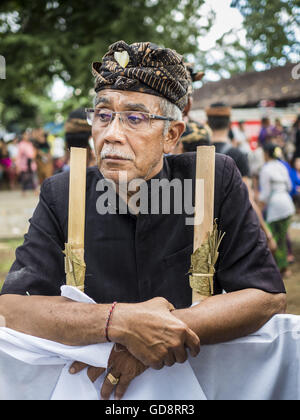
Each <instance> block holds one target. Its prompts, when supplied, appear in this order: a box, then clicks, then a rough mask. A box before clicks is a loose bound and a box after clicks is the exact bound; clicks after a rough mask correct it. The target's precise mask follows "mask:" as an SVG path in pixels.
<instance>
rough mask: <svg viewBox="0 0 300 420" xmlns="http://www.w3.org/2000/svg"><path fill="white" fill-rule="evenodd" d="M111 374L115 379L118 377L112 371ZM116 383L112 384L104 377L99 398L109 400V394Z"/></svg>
mask: <svg viewBox="0 0 300 420" xmlns="http://www.w3.org/2000/svg"><path fill="white" fill-rule="evenodd" d="M111 375H113V376H114V377H115V378H116V379H118V378H119V377H120V375H119V376H115V375H114V374H113V373H111ZM115 387H116V385H113V384H112V383H111V382H110V380H109V379H108V377H106V378H105V380H104V382H103V385H102V388H101V398H102V399H103V400H109V399H110V396H111V394H112V393H113V391H114V389H115Z"/></svg>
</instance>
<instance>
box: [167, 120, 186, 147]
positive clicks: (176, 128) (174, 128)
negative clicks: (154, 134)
mask: <svg viewBox="0 0 300 420" xmlns="http://www.w3.org/2000/svg"><path fill="white" fill-rule="evenodd" d="M184 132H185V123H184V122H183V121H175V122H172V123H171V126H170V128H169V131H168V134H167V135H166V137H165V139H164V153H165V154H169V153H171V152H172V150H173V149H174V147H175V146H176V144H177V142H178V140H179V139H180V137H181V136H182V134H183V133H184Z"/></svg>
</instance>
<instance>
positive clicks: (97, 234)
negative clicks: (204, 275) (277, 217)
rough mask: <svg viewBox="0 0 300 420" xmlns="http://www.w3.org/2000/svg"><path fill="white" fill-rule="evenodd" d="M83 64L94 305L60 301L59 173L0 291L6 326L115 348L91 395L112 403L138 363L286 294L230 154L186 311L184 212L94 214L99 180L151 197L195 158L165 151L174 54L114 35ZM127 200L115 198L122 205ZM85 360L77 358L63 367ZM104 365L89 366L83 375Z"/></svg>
mask: <svg viewBox="0 0 300 420" xmlns="http://www.w3.org/2000/svg"><path fill="white" fill-rule="evenodd" d="M93 71H94V75H95V77H96V92H97V96H96V101H95V109H92V110H89V111H88V116H89V120H90V122H91V123H92V134H93V139H94V142H95V150H96V155H97V163H98V165H97V167H95V168H91V169H89V170H88V172H87V202H86V235H85V236H86V243H85V260H86V265H87V272H86V279H85V292H86V294H88V295H89V296H90V297H92V298H93V299H94V300H95V301H96V302H97V303H98V304H97V305H88V304H82V303H75V302H72V301H69V300H67V299H64V298H62V297H60V296H59V295H60V287H61V286H62V285H63V284H64V283H65V273H64V256H63V252H62V251H63V249H64V244H65V243H66V242H67V226H68V220H67V219H68V200H67V199H66V198H67V197H68V185H69V179H68V175H67V174H62V175H58V176H55V177H53V178H51V179H49V180H47V181H46V182H45V183H44V185H43V187H42V190H41V196H40V202H39V204H38V207H37V209H36V211H35V213H34V215H33V218H32V219H31V226H30V229H29V232H28V234H27V235H26V238H25V243H24V245H23V246H22V247H20V248H19V249H18V250H17V253H16V262H15V263H14V265H13V267H12V269H11V271H10V273H9V274H8V276H7V279H6V282H5V284H4V287H3V290H2V295H1V297H0V314H1V315H2V316H3V317H4V318H5V319H6V324H7V326H8V327H9V328H12V329H15V330H17V331H21V332H24V333H26V334H30V335H34V336H37V337H42V338H46V339H49V340H53V341H57V342H60V343H64V344H68V345H88V344H92V343H103V342H105V341H112V342H114V343H116V345H115V347H114V350H113V351H112V354H111V357H110V361H109V367H110V372H109V374H108V375H107V377H106V380H105V381H104V385H103V388H102V391H101V395H102V398H109V396H110V395H111V393H112V392H113V391H114V389H115V397H116V398H117V399H120V398H121V397H122V396H123V395H124V393H125V391H126V389H127V387H128V385H129V383H130V382H131V381H132V380H133V379H134V378H135V377H136V376H137V375H139V374H141V373H142V372H143V371H144V370H145V369H147V368H148V367H152V368H155V369H160V368H162V367H163V366H165V365H166V366H172V365H173V364H175V363H182V362H184V361H185V360H186V359H187V349H189V350H190V352H191V354H192V356H196V355H197V354H198V352H199V343H200V340H201V342H202V344H210V343H218V342H223V341H228V340H231V339H234V338H237V337H240V336H245V335H248V334H250V333H252V332H254V331H256V330H258V329H259V328H260V327H261V326H262V325H264V324H265V323H266V322H267V321H268V320H269V319H270V318H271V317H272V316H273V315H275V314H277V313H281V312H284V310H285V289H284V286H283V283H282V279H281V277H280V274H279V272H278V270H277V268H276V265H275V263H274V260H273V257H272V256H271V254H270V251H269V250H268V247H267V244H266V240H265V237H264V235H263V234H262V232H261V230H260V227H259V222H258V219H257V217H256V215H255V212H254V211H253V209H252V207H251V205H250V202H249V199H248V193H247V189H246V187H245V186H244V184H243V182H242V180H241V177H240V174H239V172H238V170H237V168H236V166H235V164H234V163H233V161H232V160H231V159H230V158H228V157H225V156H221V155H217V158H216V194H215V195H216V200H215V217H216V218H218V221H219V227H220V229H221V230H222V231H223V232H226V236H225V239H224V241H223V243H222V245H221V248H220V259H219V262H218V266H217V274H216V276H215V279H214V283H215V296H212V297H210V298H208V299H207V300H205V301H203V302H202V303H200V304H198V305H196V306H194V307H192V308H191V307H190V306H191V303H192V290H191V288H190V285H189V281H188V276H187V272H188V269H189V266H190V256H191V254H192V250H193V227H192V226H186V223H185V222H186V214H185V212H184V211H183V212H182V213H181V214H178V213H177V212H176V211H175V210H174V208H173V206H172V205H171V206H170V207H171V211H170V214H169V215H166V214H163V212H161V211H160V212H156V214H151V213H150V214H142V213H140V214H132V213H131V212H127V213H126V212H123V211H121V207H122V206H121V207H120V201H119V205H114V204H115V203H113V205H112V203H108V205H111V206H112V211H110V212H108V213H106V214H104V215H100V214H99V212H97V210H96V202H97V200H98V199H99V197H100V198H101V197H102V195H103V194H105V192H104V191H103V190H101V188H100V187H99V181H100V184H101V181H103V180H110V181H111V182H114V184H115V185H116V189H117V191H119V190H120V187H121V184H120V174H124V173H125V174H126V175H127V182H128V183H130V182H131V181H133V180H135V179H142V180H144V181H145V182H146V184H147V185H148V186H149V187H150V191H149V198H150V201H151V182H150V181H152V180H166V181H172V180H174V179H179V180H181V181H182V183H183V182H184V180H185V179H195V165H196V159H195V154H194V153H191V154H185V155H179V156H167V157H164V154H168V153H170V152H171V150H172V149H173V148H174V145H175V144H176V143H177V142H178V140H179V138H180V136H181V135H182V133H183V132H184V129H185V124H184V122H183V121H182V112H181V111H183V109H184V107H185V106H186V103H187V93H188V76H187V73H186V69H185V66H184V62H183V59H182V57H181V56H180V55H178V54H177V53H176V52H175V51H172V50H169V49H163V48H159V47H157V46H155V45H153V44H151V43H139V44H133V45H127V44H126V43H125V42H123V41H120V42H117V43H116V44H114V45H112V46H111V47H110V49H109V52H108V53H107V54H106V55H105V57H104V59H103V62H102V63H94V65H93ZM100 190H101V191H100ZM129 198H130V194H128V197H124V196H123V199H124V200H125V202H126V200H127V199H128V200H129ZM223 291H226V292H227V294H224V293H222V292H223ZM26 294H27V296H24V295H26ZM28 294H29V296H28ZM113 302H114V303H113ZM116 302H118V303H116ZM83 367H84V366H81V365H80V364H75V365H74V366H73V368H72V372H73V373H74V372H78V370H80V369H82V368H83ZM102 372H103V370H101V369H95V368H93V367H90V368H89V376H90V378H91V380H96V378H97V377H98V376H99V375H100V374H101V373H102Z"/></svg>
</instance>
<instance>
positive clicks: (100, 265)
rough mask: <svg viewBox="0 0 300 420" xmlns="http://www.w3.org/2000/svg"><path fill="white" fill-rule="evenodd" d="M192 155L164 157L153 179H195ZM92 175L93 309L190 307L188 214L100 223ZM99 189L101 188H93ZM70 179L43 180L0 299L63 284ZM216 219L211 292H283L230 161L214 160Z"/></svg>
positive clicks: (114, 217) (91, 173) (111, 218)
mask: <svg viewBox="0 0 300 420" xmlns="http://www.w3.org/2000/svg"><path fill="white" fill-rule="evenodd" d="M195 167H196V154H195V153H188V154H184V155H178V156H168V157H166V158H165V160H164V168H163V170H162V172H161V173H160V174H159V175H158V176H157V178H159V179H165V178H166V179H169V180H172V179H179V180H182V181H183V180H184V179H193V180H194V178H195ZM101 179H103V178H102V175H101V174H100V172H99V170H98V169H97V168H90V169H88V171H87V200H86V234H85V260H86V265H87V271H86V280H85V292H86V293H87V294H88V295H89V296H90V297H92V298H93V299H94V300H95V301H96V302H97V303H111V302H113V301H118V302H133V303H134V302H141V301H145V300H148V299H151V298H153V297H157V296H161V297H165V298H166V299H168V300H169V301H170V302H171V303H173V304H174V305H175V307H176V308H185V307H188V306H190V305H191V303H192V291H191V288H190V286H189V276H188V274H187V273H188V271H189V268H190V261H191V260H190V257H191V254H192V252H193V232H194V227H193V226H186V216H187V215H186V214H181V215H178V214H174V212H173V214H170V215H163V214H156V215H139V216H138V217H136V216H133V215H131V214H127V215H124V214H118V212H117V214H107V215H102V216H100V215H99V214H98V213H97V210H96V202H97V199H99V197H101V195H102V194H103V192H99V191H97V188H96V186H97V183H98V181H99V180H101ZM98 190H99V188H98ZM68 191H69V175H68V174H66V173H65V174H59V175H56V176H54V177H52V178H50V179H48V180H46V181H45V182H44V184H43V186H42V189H41V195H40V202H39V204H38V206H37V209H36V210H35V213H34V215H33V217H32V219H31V221H30V229H29V232H28V234H27V235H26V236H25V243H24V245H23V246H21V247H20V248H19V249H18V250H17V252H16V261H15V263H14V264H13V266H12V269H11V271H10V273H9V274H8V276H7V278H6V281H5V284H4V286H3V289H2V293H3V294H6V293H11V294H22V295H24V294H26V292H28V293H30V295H60V287H61V286H62V285H63V284H64V283H65V274H64V255H63V252H62V250H63V249H64V244H65V243H66V242H67V229H68ZM215 217H216V218H217V219H218V223H219V229H220V230H221V231H222V232H226V235H225V238H224V240H223V242H222V244H221V248H220V258H219V262H218V264H217V274H216V275H215V292H216V293H221V292H222V290H225V291H226V292H233V291H237V290H242V289H248V288H257V289H261V290H264V291H267V292H271V293H284V292H285V289H284V285H283V282H282V279H281V276H280V273H279V271H278V269H277V267H276V265H275V262H274V259H273V257H272V255H271V253H270V251H269V248H268V247H267V243H266V237H265V235H264V233H263V232H262V231H261V229H260V225H259V221H258V219H257V216H256V213H255V212H254V210H253V209H252V207H251V204H250V202H249V199H248V192H247V188H246V186H245V185H244V183H243V182H242V179H241V176H240V174H239V172H238V170H237V168H236V166H235V164H234V162H233V161H232V159H230V158H229V157H226V156H221V155H217V157H216V186H215Z"/></svg>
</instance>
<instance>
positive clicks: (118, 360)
mask: <svg viewBox="0 0 300 420" xmlns="http://www.w3.org/2000/svg"><path fill="white" fill-rule="evenodd" d="M85 368H88V377H89V378H90V380H91V381H92V382H96V380H97V379H98V378H99V376H101V375H102V374H103V373H104V372H105V370H106V369H105V368H96V367H92V366H87V365H86V364H84V363H80V362H75V363H73V365H72V366H71V368H70V373H72V374H76V373H79V372H81V371H82V370H83V369H85ZM145 370H147V367H146V366H144V365H143V364H142V363H141V362H140V361H139V360H137V359H136V358H135V357H133V356H132V355H131V354H130V353H129V352H128V350H127V349H126V348H125V347H123V346H121V345H120V344H116V345H115V346H114V347H113V349H112V352H111V354H110V358H109V361H108V372H109V373H110V374H111V375H113V376H114V377H115V378H116V379H117V380H119V383H118V384H117V385H116V386H115V385H112V383H111V382H110V381H109V379H108V377H107V376H106V378H105V380H104V383H103V385H102V389H101V398H102V399H103V400H109V398H110V396H111V394H112V393H113V391H114V390H115V400H121V399H122V398H123V396H124V394H125V392H126V391H127V388H128V386H129V385H130V383H131V382H132V381H133V379H135V378H136V377H137V376H139V375H141V374H142V373H143V372H145Z"/></svg>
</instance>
